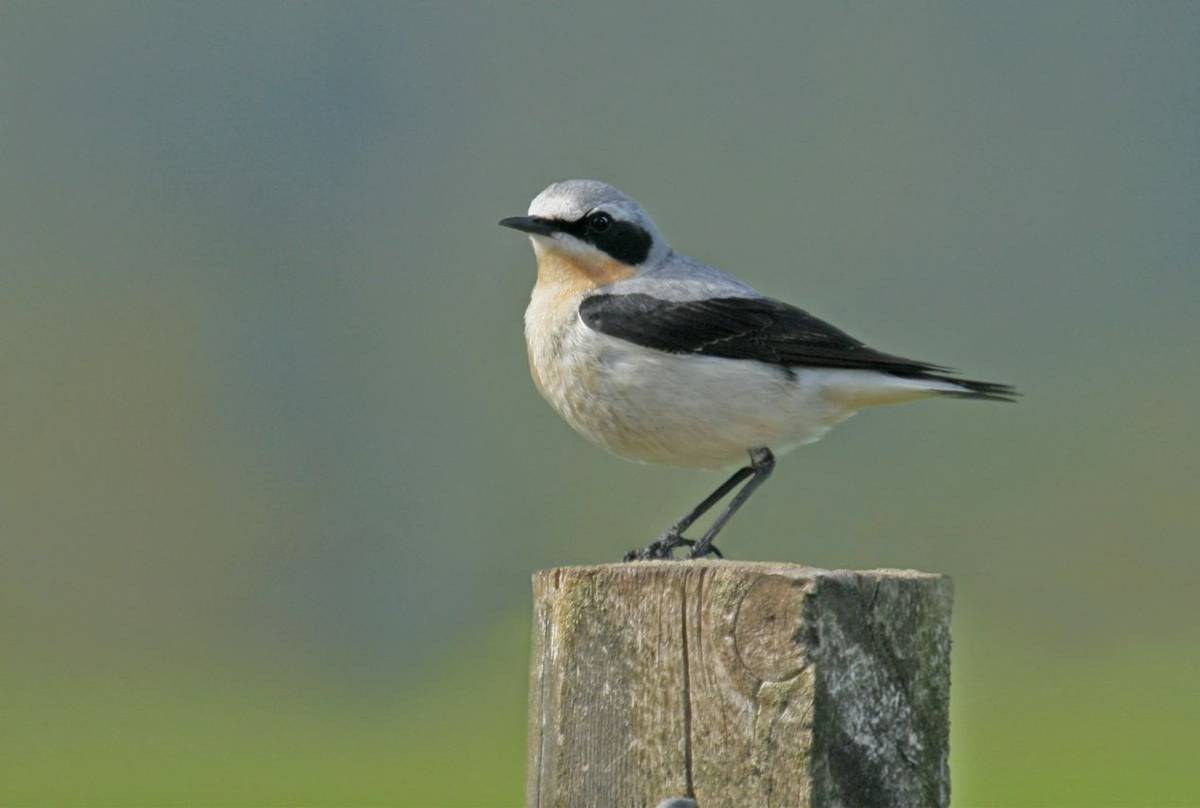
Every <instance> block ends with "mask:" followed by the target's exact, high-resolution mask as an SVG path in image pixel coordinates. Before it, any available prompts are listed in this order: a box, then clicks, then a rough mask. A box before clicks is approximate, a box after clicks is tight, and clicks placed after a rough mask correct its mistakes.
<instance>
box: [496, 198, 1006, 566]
mask: <svg viewBox="0 0 1200 808" xmlns="http://www.w3.org/2000/svg"><path fill="white" fill-rule="evenodd" d="M500 224H501V225H503V226H504V227H511V228H513V229H515V230H520V231H522V232H525V233H528V234H529V236H530V240H531V241H532V242H533V251H534V254H535V256H536V257H537V284H536V285H535V286H534V288H533V295H532V298H531V300H530V303H529V308H528V309H526V310H525V341H526V345H527V347H528V351H529V366H530V370H531V372H532V375H533V383H534V384H535V385H536V386H537V389H538V391H539V392H540V393H541V394H542V396H544V397H545V398H546V400H547V401H549V402H550V404H551V406H553V407H554V409H555V410H557V411H558V414H559V415H561V416H562V417H563V418H565V419H566V421H567V423H568V424H570V425H571V426H572V427H573V428H574V429H575V430H576V431H577V432H579V433H580V434H581V435H583V436H584V437H585V438H587V439H588V440H591V441H593V442H594V443H597V444H599V445H600V446H603V447H604V448H606V449H608V450H609V451H611V452H613V453H615V454H617V455H620V456H621V457H624V458H628V459H631V460H638V461H643V462H648V463H664V464H668V465H674V466H688V467H693V468H720V467H722V466H729V465H732V464H734V463H737V462H739V460H744V458H745V457H746V456H747V455H748V456H749V459H750V462H749V465H747V466H745V467H744V468H741V469H739V470H738V471H737V472H735V473H734V475H733V476H732V477H730V478H729V479H728V480H727V481H726V482H725V483H724V484H722V485H721V486H720V487H719V488H717V490H716V491H714V492H713V493H712V494H710V495H709V496H708V497H707V498H706V499H705V500H704V501H703V502H701V503H700V504H699V505H697V506H696V507H695V508H693V509H692V511H691V512H689V513H688V514H687V515H685V516H684V517H683V518H682V519H680V520H679V521H678V522H676V523H675V524H674V525H672V526H671V527H670V528H668V529H667V531H666V532H665V533H663V534H662V536H660V537H659V538H658V540H656V541H654V542H653V543H651V544H650V546H648V547H646V548H645V549H643V550H631V551H630V552H629V553H628V554H627V555H626V559H627V560H632V559H657V558H670V557H671V555H672V551H673V550H674V549H675V548H676V547H680V546H684V545H688V546H691V548H692V549H691V553H690V556H691V557H692V558H701V557H704V556H706V555H709V554H710V553H712V554H716V555H720V552H719V551H717V549H716V548H715V547H713V544H712V542H713V538H714V537H715V536H716V535H717V533H719V532H720V531H721V528H723V527H724V526H725V524H726V523H727V522H728V521H729V519H730V517H732V516H733V514H734V513H735V512H736V511H737V510H738V508H740V507H741V506H742V505H743V504H744V503H745V502H746V500H747V499H749V497H750V495H751V494H752V493H754V490H755V489H756V488H758V486H760V485H761V484H762V483H763V481H764V480H766V479H767V477H768V476H769V475H770V473H771V470H772V469H773V468H774V466H775V455H774V453H775V452H782V451H786V450H787V449H790V448H793V447H795V446H799V445H801V444H805V443H812V442H813V441H815V440H818V439H819V438H820V437H821V436H822V435H824V434H825V433H826V432H828V431H829V430H830V429H831V428H832V427H833V426H834V425H835V424H838V423H839V422H841V421H844V420H845V419H847V418H849V417H850V416H851V415H853V414H854V413H855V412H856V411H858V410H859V409H861V408H863V407H867V406H873V405H876V404H896V403H900V402H904V401H913V400H916V399H920V398H928V397H931V396H951V397H954V398H973V399H983V400H986V401H1011V400H1012V399H1013V397H1014V396H1015V395H1016V392H1015V391H1014V390H1013V389H1012V388H1011V387H1009V386H1007V385H1003V384H993V383H991V382H978V381H969V380H965V379H957V378H954V377H953V376H951V375H949V374H950V373H952V371H950V370H949V369H948V368H944V367H939V366H937V365H930V364H927V363H925V362H918V361H915V360H912V359H904V358H902V357H899V356H894V355H892V354H886V353H881V352H880V351H876V350H874V349H872V348H868V347H867V346H865V345H863V344H862V343H861V342H859V341H858V340H856V339H854V338H853V337H851V336H850V335H848V334H846V333H845V332H843V331H841V330H839V329H837V328H834V327H833V326H831V325H829V324H828V323H826V322H823V321H821V320H819V319H817V318H816V317H814V316H812V315H811V314H809V313H807V312H805V311H803V310H801V309H798V308H796V307H795V306H790V305H788V304H787V303H781V302H779V301H778V300H772V299H771V298H768V297H763V296H762V295H760V294H758V293H757V292H755V291H754V290H753V289H751V288H750V287H749V286H747V285H746V284H744V283H742V282H741V281H739V280H737V279H736V278H733V277H730V276H729V275H726V274H725V273H723V272H720V271H718V270H716V269H713V268H712V267H710V266H707V265H705V264H702V263H700V262H699V261H696V260H693V259H691V258H688V257H686V256H683V255H680V254H678V253H676V252H674V251H673V250H672V249H671V248H670V247H669V246H667V243H666V241H664V240H663V237H662V235H661V234H660V233H659V231H658V228H657V227H655V225H654V222H652V221H651V220H650V217H648V216H647V215H646V213H645V212H644V211H643V210H642V208H641V206H640V205H638V203H637V202H635V201H634V200H633V199H630V198H629V197H628V196H626V195H625V194H623V193H621V192H620V191H618V190H617V189H616V188H613V187H612V186H610V185H606V184H605V183H603V182H596V181H594V180H568V181H566V182H557V183H554V184H553V185H551V186H550V187H548V188H546V190H544V191H542V192H541V193H540V194H538V195H537V197H536V198H534V200H533V202H532V203H531V204H530V206H529V214H528V215H527V216H515V217H512V218H508V219H503V220H502V221H501V222H500ZM747 480H748V481H747ZM743 481H747V482H746V484H745V485H744V486H743V487H742V489H741V490H740V491H738V492H737V494H736V495H735V496H734V497H733V499H732V500H730V502H729V504H728V505H727V506H726V507H725V509H724V510H723V511H722V512H721V514H720V515H719V516H718V517H717V518H716V519H715V520H714V521H713V523H712V526H711V527H709V529H708V530H707V531H706V532H705V533H704V534H703V535H702V536H701V537H700V538H699V539H697V540H694V541H693V540H691V539H687V538H684V536H683V532H684V531H685V530H687V529H688V527H690V526H691V524H692V523H693V522H694V521H696V519H698V518H699V517H700V516H701V515H703V514H704V513H705V512H706V511H708V510H709V509H710V508H712V506H713V505H715V504H716V503H718V502H720V501H721V500H722V499H724V498H725V496H726V495H728V494H729V493H730V492H731V491H733V490H734V489H735V488H737V486H738V485H739V484H741V483H742V482H743Z"/></svg>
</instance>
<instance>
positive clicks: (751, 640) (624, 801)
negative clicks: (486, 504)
mask: <svg viewBox="0 0 1200 808" xmlns="http://www.w3.org/2000/svg"><path fill="white" fill-rule="evenodd" d="M533 593H534V618H533V660H532V670H531V675H530V694H529V769H528V781H527V787H526V805H527V806H529V808H535V807H536V808H584V806H595V808H625V807H626V806H627V807H628V808H654V806H656V805H658V804H659V803H660V802H661V801H663V800H667V799H669V798H691V799H694V800H695V803H696V804H697V805H698V806H699V808H723V807H725V806H736V807H737V808H755V807H756V806H772V807H774V806H809V807H810V808H818V807H821V808H824V807H825V806H846V808H870V806H897V808H901V807H903V808H909V807H910V806H911V807H912V808H924V806H946V805H948V804H949V801H950V780H949V769H948V766H947V761H946V756H947V752H948V744H949V695H950V601H951V586H950V580H949V579H948V578H945V577H943V576H938V575H929V574H926V573H921V572H912V571H908V570H872V571H868V572H846V571H828V570H819V569H813V568H811V567H800V566H792V565H784V564H763V563H745V562H726V561H654V562H636V563H631V564H609V565H604V566H596V567H567V568H563V569H555V570H543V571H541V572H538V573H536V574H535V575H534V578H533ZM679 804H681V805H685V804H688V803H687V802H680V803H679Z"/></svg>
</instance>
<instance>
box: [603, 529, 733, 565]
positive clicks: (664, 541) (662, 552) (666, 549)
mask: <svg viewBox="0 0 1200 808" xmlns="http://www.w3.org/2000/svg"><path fill="white" fill-rule="evenodd" d="M695 546H696V540H695V539H685V538H684V537H683V536H678V535H675V534H673V533H667V534H664V535H663V536H661V537H659V538H658V539H657V540H655V541H653V542H651V543H650V544H649V545H647V546H646V547H643V548H642V549H641V550H630V551H629V552H628V553H626V554H625V558H624V559H623V560H624V561H668V560H671V559H673V558H674V555H673V553H674V551H675V548H676V547H695ZM710 555H713V556H716V557H717V558H724V557H725V556H724V555H722V554H721V551H720V550H718V549H717V548H716V547H714V546H713V545H711V544H710V545H709V546H708V549H707V551H706V552H705V553H704V555H697V554H696V552H695V551H694V550H693V551H692V553H691V554H689V555H688V558H703V557H705V556H710Z"/></svg>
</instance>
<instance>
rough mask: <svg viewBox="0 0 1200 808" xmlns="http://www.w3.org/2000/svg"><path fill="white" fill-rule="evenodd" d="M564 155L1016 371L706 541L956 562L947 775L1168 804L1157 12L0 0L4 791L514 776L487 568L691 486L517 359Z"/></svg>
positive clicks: (54, 795)
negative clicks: (569, 412)
mask: <svg viewBox="0 0 1200 808" xmlns="http://www.w3.org/2000/svg"><path fill="white" fill-rule="evenodd" d="M568 177H595V178H601V179H605V180H607V181H610V182H612V183H614V184H616V185H617V186H618V187H621V188H623V189H625V190H627V191H628V192H629V193H631V194H633V195H634V196H636V197H638V198H639V199H640V200H642V202H643V203H644V204H645V205H646V207H647V208H648V209H649V211H650V212H651V213H652V215H654V216H655V218H656V220H657V221H658V223H659V224H660V225H661V227H662V228H663V230H664V232H665V233H666V234H667V236H668V238H669V239H670V240H671V242H672V243H673V244H674V246H675V247H676V248H678V249H680V250H681V251H683V252H685V253H689V254H692V255H695V256H697V257H699V258H701V259H705V260H708V261H710V262H713V263H715V264H717V265H719V266H722V267H725V268H727V269H730V270H733V271H735V272H737V273H738V274H740V275H741V276H743V277H744V278H745V279H746V280H748V281H749V282H751V283H752V284H754V285H755V286H757V287H758V288H759V289H760V290H762V291H764V292H766V293H769V294H773V295H776V296H779V297H783V298H785V299H788V300H791V301H794V302H797V303H799V304H801V305H803V306H805V307H806V308H808V309H810V310H812V311H813V312H815V313H817V314H818V315H820V316H824V317H827V318H829V319H831V320H832V321H834V322H836V323H837V324H839V325H841V326H842V327H844V328H846V329H847V330H849V331H850V332H851V333H853V334H855V335H856V336H859V337H861V338H863V339H865V340H866V341H868V342H869V343H871V344H873V345H877V346H878V347H880V348H883V349H885V350H891V351H896V352H898V353H901V354H905V355H912V356H916V357H919V358H923V359H928V360H930V361H934V362H942V363H946V364H949V365H953V366H957V367H961V368H963V369H964V370H966V371H969V372H970V374H971V375H973V376H976V377H981V378H986V379H993V380H997V381H1007V382H1011V383H1014V384H1016V385H1017V386H1018V387H1020V388H1021V389H1022V390H1023V391H1024V392H1025V393H1026V397H1025V399H1024V400H1022V401H1021V403H1020V404H1018V405H1016V406H1000V405H986V404H974V403H962V402H950V401H946V402H931V403H926V404H922V405H917V406H912V407H906V408H893V409H886V410H877V411H872V412H869V413H865V414H863V415H861V416H859V417H858V418H856V419H854V420H853V421H851V422H850V423H849V424H847V425H845V426H844V427H842V428H841V429H839V430H837V431H836V432H834V433H833V434H832V435H831V436H830V437H828V438H826V439H825V440H824V441H823V442H821V443H819V444H817V445H815V446H812V447H807V448H805V449H803V450H801V451H798V452H796V453H795V454H793V455H789V456H787V457H786V458H785V459H784V460H783V462H782V463H781V464H780V467H779V469H778V471H777V472H776V475H775V477H774V479H773V480H772V481H771V483H770V485H768V486H767V487H766V488H764V489H763V492H762V493H761V494H760V495H759V497H758V498H756V500H755V503H754V505H753V507H751V508H749V509H748V510H747V511H746V512H745V513H744V514H743V515H741V516H739V518H738V519H737V520H735V521H734V522H733V524H732V527H731V528H730V530H729V532H728V534H727V535H726V536H725V540H724V542H722V546H723V547H725V548H726V549H727V550H728V551H730V552H732V553H733V554H735V555H737V556H739V557H743V558H752V559H780V560H788V561H800V562H806V563H809V564H814V565H821V566H829V567H874V566H903V567H918V568H922V569H926V570H932V571H942V572H947V573H949V574H951V575H952V576H954V579H955V581H956V584H957V603H956V617H955V643H956V644H955V657H954V692H953V738H952V743H953V758H952V767H953V768H952V772H953V778H954V802H955V805H956V806H988V805H995V806H1017V805H1044V806H1071V805H1077V806H1110V805H1196V804H1200V771H1198V768H1197V766H1196V764H1195V760H1194V759H1195V754H1196V753H1195V734H1196V727H1197V725H1198V723H1197V722H1198V721H1200V630H1198V629H1197V614H1198V612H1200V599H1198V596H1197V588H1198V585H1200V540H1198V539H1200V535H1198V534H1200V531H1198V530H1197V523H1198V521H1200V490H1198V485H1197V483H1198V480H1200V438H1198V435H1197V427H1196V416H1195V412H1194V411H1195V408H1196V402H1197V397H1198V396H1200V374H1198V373H1197V356H1196V353H1197V352H1196V347H1197V339H1196V329H1197V315H1198V314H1200V5H1198V4H1196V3H1194V2H1175V3H1172V2H1155V3H1136V4H1135V3H1103V2H1076V3H1061V2H1060V3H1023V4H990V3H975V4H938V3H906V4H890V3H889V4H874V5H860V4H845V5H844V4H824V5H810V4H803V5H800V4H793V3H785V2H775V3H769V4H766V5H764V6H761V7H759V8H758V9H757V10H754V11H751V10H749V9H746V8H741V7H735V6H734V4H709V5H705V6H698V5H695V4H687V5H672V4H654V5H643V4H639V3H624V2H615V1H610V2H600V3H595V2H593V3H588V4H580V5H576V6H573V7H570V8H568V7H565V6H562V7H560V6H549V5H543V4H535V3H506V4H489V5H474V6H467V5H465V4H452V3H444V4H443V3H432V2H430V3H412V2H410V3H377V4H369V3H365V2H364V3H350V4H333V3H328V4H315V3H280V4H262V3H258V4H246V3H224V4H220V3H202V4H181V3H166V2H163V3H137V4H119V3H115V2H114V3H103V4H92V3H56V4H43V3H24V2H13V1H12V0H8V2H2V3H0V344H2V345H3V348H2V349H0V378H2V379H3V387H2V389H3V398H2V404H0V453H2V455H3V463H0V639H2V646H0V804H3V805H6V806H7V805H24V806H41V805H47V806H49V805H80V806H83V805H106V806H139V805H147V806H149V805H157V806H197V805H211V806H226V805H227V806H275V805H291V806H332V805H345V806H400V805H405V806H407V805H414V806H417V805H445V806H466V805H480V806H507V805H516V804H518V802H519V801H520V799H521V793H522V783H523V760H524V751H523V749H524V733H525V725H524V711H525V686H526V678H525V677H526V655H527V652H528V638H527V620H528V609H529V574H530V572H531V571H533V570H534V569H537V568H539V567H546V566H553V565H560V564H577V563H587V562H597V561H607V560H614V559H616V558H618V557H619V556H620V554H621V553H622V552H623V551H624V550H625V549H627V548H628V547H631V546H633V545H636V544H642V543H644V542H645V541H647V540H648V539H650V538H653V537H654V536H655V535H656V534H657V532H658V531H659V530H660V529H661V528H662V527H663V526H665V524H667V523H668V522H669V521H670V520H671V519H673V518H674V517H675V516H677V515H678V514H679V513H681V512H682V511H684V510H685V509H686V508H688V507H689V506H691V505H692V504H693V503H694V502H695V501H696V500H697V499H698V498H699V497H700V496H701V495H702V494H704V493H706V492H707V491H708V490H709V489H710V488H711V487H713V486H714V485H715V484H716V482H717V481H718V476H717V475H715V474H709V473H702V472H691V471H679V470H671V469H663V468H654V467H647V466H637V465H632V464H627V463H624V462H622V461H620V460H617V459H615V458H612V457H610V456H607V455H605V454H604V453H602V452H600V451H599V450H597V449H595V448H593V447H591V446H589V445H587V444H586V443H585V442H584V441H583V440H582V439H580V438H578V437H576V436H575V435H574V434H572V433H571V432H570V431H569V429H568V428H567V427H566V426H565V425H564V424H563V423H562V422H561V421H560V420H559V419H558V418H557V417H556V416H555V415H554V414H553V413H552V412H551V410H550V409H549V407H548V406H546V405H545V404H544V403H543V402H542V401H541V400H540V399H539V398H538V396H537V394H536V393H535V392H534V389H533V387H532V385H531V383H530V382H529V380H528V375H527V369H526V361H525V356H524V347H523V342H522V335H521V314H522V311H523V309H524V305H525V300H526V298H527V296H528V292H529V288H530V285H531V283H532V280H533V262H532V255H531V252H530V250H529V246H528V244H527V242H526V240H524V239H522V238H519V237H517V236H515V235H514V234H512V233H510V232H508V231H503V230H501V229H499V228H497V227H496V226H495V222H496V220H497V219H499V218H500V217H502V216H507V215H513V214H520V213H523V212H524V210H525V207H526V205H527V204H528V202H529V199H530V198H531V197H532V196H533V195H534V194H535V193H537V192H538V191H539V190H540V189H541V188H542V187H543V186H544V185H546V184H547V183H549V182H550V181H552V180H555V179H563V178H568Z"/></svg>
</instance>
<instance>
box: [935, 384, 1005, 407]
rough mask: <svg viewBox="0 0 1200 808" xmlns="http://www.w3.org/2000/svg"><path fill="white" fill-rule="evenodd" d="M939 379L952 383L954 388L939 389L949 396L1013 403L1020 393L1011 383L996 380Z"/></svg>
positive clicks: (942, 393) (941, 392)
mask: <svg viewBox="0 0 1200 808" xmlns="http://www.w3.org/2000/svg"><path fill="white" fill-rule="evenodd" d="M941 381H944V382H948V383H949V384H952V385H954V387H955V388H957V389H954V390H941V391H939V393H940V394H941V395H943V396H949V397H950V398H968V399H974V400H976V401H1003V402H1006V403H1009V404H1011V403H1014V402H1015V401H1016V400H1017V399H1018V398H1020V397H1021V394H1020V393H1019V392H1017V389H1016V388H1015V387H1013V386H1012V385H1011V384H998V383H996V382H979V381H974V380H972V379H954V378H943V379H941Z"/></svg>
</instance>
